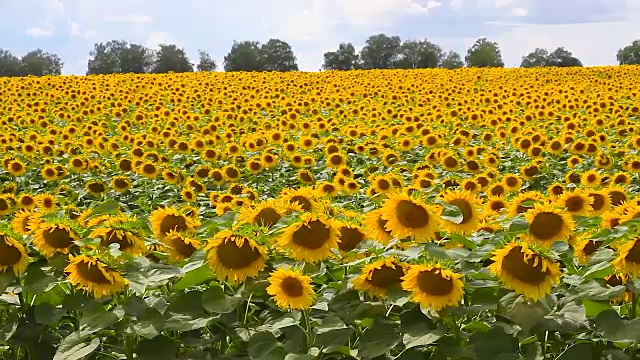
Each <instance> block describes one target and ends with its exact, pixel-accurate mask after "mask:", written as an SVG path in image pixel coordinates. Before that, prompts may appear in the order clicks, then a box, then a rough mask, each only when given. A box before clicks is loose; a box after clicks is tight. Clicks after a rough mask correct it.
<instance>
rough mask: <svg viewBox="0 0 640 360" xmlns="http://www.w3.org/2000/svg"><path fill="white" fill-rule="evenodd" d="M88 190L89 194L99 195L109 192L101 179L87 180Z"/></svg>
mask: <svg viewBox="0 0 640 360" xmlns="http://www.w3.org/2000/svg"><path fill="white" fill-rule="evenodd" d="M85 188H86V190H87V192H88V193H89V194H91V195H94V196H99V195H102V194H104V193H106V192H107V185H106V184H105V183H104V182H102V181H100V180H92V181H89V182H87V185H86V187H85Z"/></svg>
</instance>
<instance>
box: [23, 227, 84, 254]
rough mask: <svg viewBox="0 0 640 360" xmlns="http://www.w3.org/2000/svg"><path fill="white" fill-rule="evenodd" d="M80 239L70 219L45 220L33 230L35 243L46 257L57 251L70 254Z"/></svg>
mask: <svg viewBox="0 0 640 360" xmlns="http://www.w3.org/2000/svg"><path fill="white" fill-rule="evenodd" d="M78 240H80V236H79V235H78V233H77V232H76V230H74V226H73V225H72V224H71V223H70V221H64V220H62V221H51V220H45V221H42V222H40V224H39V225H38V227H37V228H36V229H34V230H33V244H34V245H35V247H36V248H37V249H38V251H40V253H42V254H43V255H44V256H46V257H51V256H53V255H54V254H55V253H57V252H60V253H63V254H68V253H69V251H70V250H71V248H72V247H73V246H74V245H75V242H76V241H78Z"/></svg>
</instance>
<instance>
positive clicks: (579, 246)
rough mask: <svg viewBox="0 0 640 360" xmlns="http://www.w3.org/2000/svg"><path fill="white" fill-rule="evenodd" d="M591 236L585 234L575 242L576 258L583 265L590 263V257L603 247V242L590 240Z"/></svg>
mask: <svg viewBox="0 0 640 360" xmlns="http://www.w3.org/2000/svg"><path fill="white" fill-rule="evenodd" d="M589 235H590V234H583V236H580V237H579V238H578V239H577V240H576V242H575V257H576V258H577V259H578V262H580V263H581V264H583V265H584V264H586V263H587V262H588V261H589V257H590V256H591V255H593V253H594V252H596V250H598V248H600V246H601V245H602V242H601V241H595V240H591V239H589Z"/></svg>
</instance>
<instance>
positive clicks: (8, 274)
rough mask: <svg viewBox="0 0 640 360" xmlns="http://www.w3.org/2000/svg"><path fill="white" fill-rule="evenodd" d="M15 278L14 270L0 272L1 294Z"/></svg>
mask: <svg viewBox="0 0 640 360" xmlns="http://www.w3.org/2000/svg"><path fill="white" fill-rule="evenodd" d="M13 279H15V276H14V275H13V271H3V272H0V294H2V293H4V291H5V290H7V287H9V285H11V283H12V282H13Z"/></svg>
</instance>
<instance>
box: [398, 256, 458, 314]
mask: <svg viewBox="0 0 640 360" xmlns="http://www.w3.org/2000/svg"><path fill="white" fill-rule="evenodd" d="M460 278H462V275H460V274H458V273H455V272H453V271H451V270H449V269H446V268H444V267H442V266H441V265H440V264H435V265H412V266H411V267H410V268H409V269H408V270H407V271H406V274H405V275H404V276H403V277H402V288H403V289H404V290H406V291H410V292H411V297H410V299H411V300H412V301H414V302H417V303H419V304H420V305H422V306H424V307H428V308H431V309H433V310H440V309H444V308H446V307H451V306H458V304H459V303H460V301H462V296H463V294H464V291H463V286H464V285H463V283H462V280H460Z"/></svg>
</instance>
